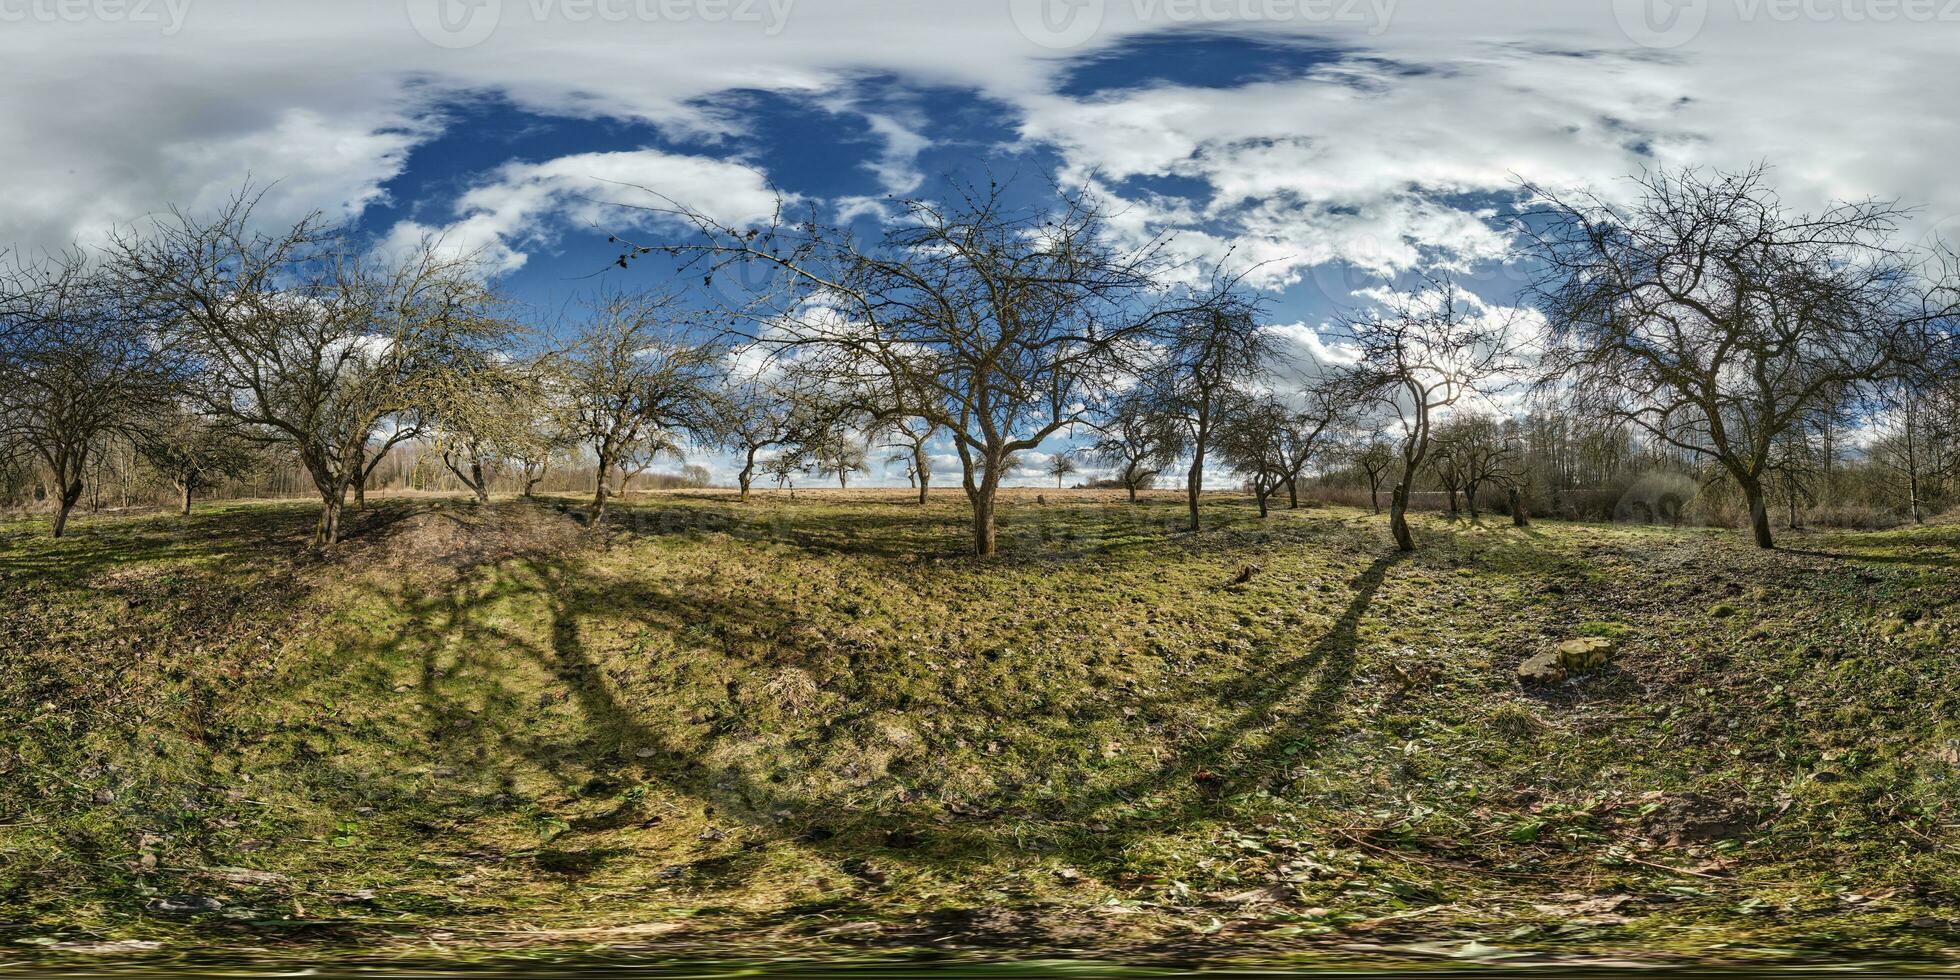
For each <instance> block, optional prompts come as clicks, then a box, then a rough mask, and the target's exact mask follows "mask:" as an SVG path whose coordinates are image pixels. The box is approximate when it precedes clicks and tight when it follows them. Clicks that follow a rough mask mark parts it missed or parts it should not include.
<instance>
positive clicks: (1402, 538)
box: [1388, 477, 1416, 551]
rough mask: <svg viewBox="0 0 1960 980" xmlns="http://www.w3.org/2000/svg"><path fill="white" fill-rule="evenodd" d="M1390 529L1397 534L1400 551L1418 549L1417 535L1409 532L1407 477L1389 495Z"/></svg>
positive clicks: (1397, 547)
mask: <svg viewBox="0 0 1960 980" xmlns="http://www.w3.org/2000/svg"><path fill="white" fill-rule="evenodd" d="M1388 531H1389V533H1390V534H1392V535H1394V536H1395V548H1396V550H1398V551H1414V550H1416V539H1415V535H1414V534H1411V533H1410V532H1409V481H1408V479H1407V478H1406V477H1405V478H1404V479H1403V480H1402V482H1400V483H1397V484H1396V485H1395V492H1394V493H1393V494H1391V495H1390V496H1389V504H1388Z"/></svg>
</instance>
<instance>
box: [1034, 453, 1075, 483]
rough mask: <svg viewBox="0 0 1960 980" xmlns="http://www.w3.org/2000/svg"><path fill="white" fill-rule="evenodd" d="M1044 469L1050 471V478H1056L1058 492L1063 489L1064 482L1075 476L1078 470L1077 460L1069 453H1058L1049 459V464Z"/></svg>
mask: <svg viewBox="0 0 1960 980" xmlns="http://www.w3.org/2000/svg"><path fill="white" fill-rule="evenodd" d="M1042 468H1043V469H1045V470H1047V471H1048V475H1049V476H1052V477H1054V478H1055V489H1057V490H1060V489H1061V488H1062V481H1063V480H1066V479H1068V478H1069V477H1071V476H1074V475H1075V472H1076V470H1077V469H1078V467H1077V466H1076V463H1075V458H1074V457H1073V456H1070V455H1069V454H1068V453H1056V454H1055V455H1053V456H1050V457H1048V464H1047V465H1046V466H1044V467H1042Z"/></svg>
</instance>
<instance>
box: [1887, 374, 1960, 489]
mask: <svg viewBox="0 0 1960 980" xmlns="http://www.w3.org/2000/svg"><path fill="white" fill-rule="evenodd" d="M1874 408H1875V411H1874V412H1873V414H1872V422H1873V428H1874V429H1875V430H1876V435H1877V438H1875V439H1874V440H1872V444H1871V448H1870V449H1869V450H1868V454H1869V456H1870V458H1871V461H1872V463H1873V464H1874V465H1875V466H1876V467H1877V468H1878V471H1879V473H1880V475H1881V479H1880V481H1879V483H1880V486H1881V487H1883V488H1884V489H1883V492H1884V493H1886V494H1887V495H1888V496H1891V497H1892V498H1894V499H1896V500H1898V501H1899V502H1900V504H1901V505H1902V506H1903V507H1904V509H1905V512H1906V514H1907V515H1908V516H1910V517H1911V518H1912V522H1913V523H1914V524H1923V523H1925V522H1926V508H1927V505H1928V503H1929V502H1930V501H1934V500H1938V499H1939V498H1940V497H1941V496H1942V494H1941V489H1942V486H1943V484H1944V483H1945V481H1946V480H1947V479H1949V478H1951V477H1952V476H1953V475H1954V474H1955V473H1956V472H1960V391H1956V386H1955V382H1954V381H1953V380H1952V379H1950V378H1949V379H1945V380H1944V382H1943V383H1940V382H1936V383H1933V384H1920V383H1916V382H1900V383H1896V384H1893V385H1888V386H1886V387H1885V388H1884V389H1882V390H1881V391H1880V393H1879V398H1878V403H1877V405H1876V406H1874Z"/></svg>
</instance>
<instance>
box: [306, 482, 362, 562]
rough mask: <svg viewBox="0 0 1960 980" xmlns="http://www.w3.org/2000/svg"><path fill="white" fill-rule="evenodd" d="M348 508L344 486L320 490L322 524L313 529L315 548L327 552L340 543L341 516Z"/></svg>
mask: <svg viewBox="0 0 1960 980" xmlns="http://www.w3.org/2000/svg"><path fill="white" fill-rule="evenodd" d="M358 479H359V478H358V477H357V478H356V480H357V481H358ZM346 506H347V489H346V487H345V486H344V485H343V486H332V487H327V488H322V489H321V490H320V523H319V524H318V525H317V526H316V527H315V528H314V529H313V547H315V548H318V549H322V550H325V549H327V548H331V547H333V546H334V545H335V544H336V543H338V542H339V541H340V514H341V511H342V510H344V509H345V508H346Z"/></svg>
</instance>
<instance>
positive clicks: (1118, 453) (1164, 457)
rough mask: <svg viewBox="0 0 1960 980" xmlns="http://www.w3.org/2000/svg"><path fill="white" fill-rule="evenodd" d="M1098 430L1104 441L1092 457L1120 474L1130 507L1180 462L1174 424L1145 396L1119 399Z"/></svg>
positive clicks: (1119, 481)
mask: <svg viewBox="0 0 1960 980" xmlns="http://www.w3.org/2000/svg"><path fill="white" fill-rule="evenodd" d="M1095 428H1096V431H1097V432H1099V433H1100V434H1101V438H1099V439H1097V440H1096V442H1095V444H1094V445H1092V446H1091V447H1090V448H1089V453H1090V455H1091V456H1092V457H1094V458H1095V459H1096V460H1097V461H1098V462H1100V463H1102V464H1103V465H1104V466H1107V467H1110V468H1112V469H1114V470H1115V471H1116V481H1117V482H1118V483H1120V484H1122V485H1123V489H1124V490H1125V491H1126V492H1128V493H1129V495H1130V503H1133V504H1134V503H1136V502H1137V491H1138V490H1141V489H1144V488H1145V487H1149V486H1151V485H1153V484H1154V483H1155V482H1156V479H1157V474H1159V473H1161V472H1163V471H1164V468H1165V467H1167V466H1169V465H1170V464H1171V462H1172V461H1173V460H1175V459H1176V458H1177V449H1178V436H1177V432H1176V431H1175V430H1174V429H1173V427H1172V422H1171V420H1169V419H1167V418H1165V417H1164V416H1163V415H1162V414H1161V413H1159V412H1158V411H1157V410H1156V406H1155V405H1153V404H1152V403H1151V401H1150V400H1149V399H1148V398H1147V397H1145V396H1144V393H1133V394H1131V395H1129V396H1127V397H1123V398H1120V399H1118V400H1117V401H1116V403H1115V404H1114V405H1113V406H1111V408H1110V411H1109V413H1108V414H1107V415H1106V416H1105V417H1104V418H1103V419H1101V420H1100V421H1098V422H1096V423H1095Z"/></svg>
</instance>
